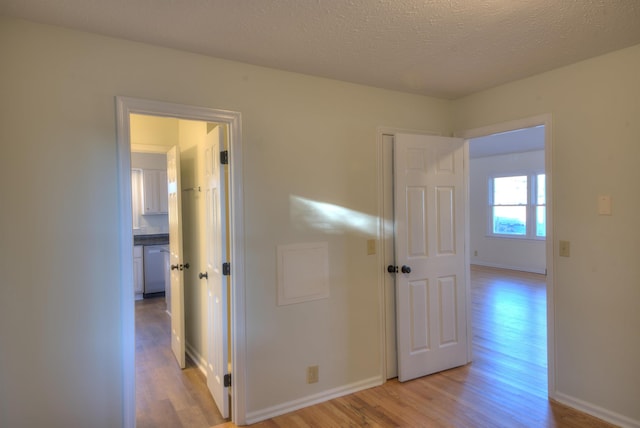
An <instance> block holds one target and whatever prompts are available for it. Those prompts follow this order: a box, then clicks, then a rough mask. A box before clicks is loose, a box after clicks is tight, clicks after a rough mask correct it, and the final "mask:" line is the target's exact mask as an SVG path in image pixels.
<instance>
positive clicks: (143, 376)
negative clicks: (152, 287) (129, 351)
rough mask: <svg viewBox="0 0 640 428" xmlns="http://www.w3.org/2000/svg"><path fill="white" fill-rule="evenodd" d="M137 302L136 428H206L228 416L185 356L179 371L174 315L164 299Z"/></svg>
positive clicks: (191, 362) (194, 366)
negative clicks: (174, 348)
mask: <svg viewBox="0 0 640 428" xmlns="http://www.w3.org/2000/svg"><path fill="white" fill-rule="evenodd" d="M135 306H136V309H135V310H136V427H137V428H152V427H153V428H164V427H166V428H180V427H184V428H187V427H188V428H207V427H210V426H213V425H217V424H220V423H223V422H224V421H225V420H224V419H223V418H222V416H221V415H220V412H218V409H217V407H216V405H215V403H214V401H213V398H211V395H210V394H209V390H208V389H207V384H206V382H207V381H206V378H205V376H204V375H203V374H202V372H201V371H200V370H199V369H198V367H197V366H196V365H195V363H194V362H193V361H192V360H191V359H190V358H189V357H188V356H187V359H186V362H187V367H186V368H185V369H184V370H180V368H179V367H178V364H177V362H176V359H175V357H174V356H173V353H172V352H171V319H170V317H169V315H168V314H167V312H166V309H167V305H166V303H165V298H164V297H155V298H151V299H144V300H138V301H136V303H135Z"/></svg>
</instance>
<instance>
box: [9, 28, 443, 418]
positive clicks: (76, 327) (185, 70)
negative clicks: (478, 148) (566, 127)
mask: <svg viewBox="0 0 640 428" xmlns="http://www.w3.org/2000/svg"><path fill="white" fill-rule="evenodd" d="M0 56H1V57H2V76H1V77H0V93H2V97H0V121H1V125H2V126H0V141H2V148H3V154H2V156H0V181H1V182H2V183H4V184H3V186H0V200H1V201H2V208H1V210H0V212H1V216H2V217H1V221H0V236H2V239H1V240H0V249H1V250H0V255H1V257H0V268H1V269H2V272H3V274H4V276H3V280H2V286H1V287H0V337H1V338H2V347H1V348H0V426H11V427H13V426H39V425H42V426H91V427H97V428H99V427H117V426H120V424H121V421H122V409H123V404H122V399H123V398H122V384H123V382H122V378H121V376H122V362H121V355H122V350H121V346H122V345H121V343H122V331H121V323H120V320H121V316H122V310H121V307H120V301H119V295H120V294H119V292H118V281H119V269H118V263H119V254H118V252H119V250H118V249H119V243H118V230H119V223H118V206H117V201H118V184H117V181H118V180H117V171H116V165H117V162H116V135H115V130H116V128H115V123H116V118H115V102H114V97H115V96H116V95H124V96H131V97H137V98H147V99H155V100H163V101H170V102H175V103H181V104H190V105H198V106H207V107H212V108H221V109H227V110H234V111H239V112H241V113H242V133H243V149H244V153H243V159H244V167H243V171H244V172H245V175H244V177H243V179H244V191H245V193H244V209H245V218H244V224H245V226H246V229H245V236H244V247H245V248H246V254H245V265H246V268H247V269H246V276H245V282H246V287H247V296H246V312H247V320H246V323H247V351H248V361H247V388H248V395H247V408H248V411H249V412H251V413H253V414H259V413H260V412H261V411H263V410H265V409H269V408H272V406H277V405H280V404H283V403H289V402H291V401H292V400H297V399H300V398H303V397H309V396H311V395H312V394H320V393H324V392H326V391H330V390H332V389H333V388H341V387H344V386H345V385H352V384H353V383H357V382H362V381H366V380H370V379H377V378H379V377H381V361H380V359H381V355H380V349H381V348H382V347H381V343H380V342H381V332H380V328H381V325H382V323H381V320H380V314H379V307H380V302H379V295H378V292H377V289H376V284H377V272H378V270H379V266H378V265H377V263H376V260H377V259H376V256H368V255H367V252H366V239H367V238H371V237H376V233H377V231H376V230H373V229H372V230H371V231H355V230H352V229H349V228H348V227H345V226H344V225H341V224H332V225H331V227H330V228H329V229H322V228H318V227H316V226H318V225H317V224H308V223H306V222H304V221H300V220H301V218H300V216H299V215H298V214H297V213H296V212H295V211H294V210H292V205H291V197H292V196H301V197H304V198H308V199H311V200H315V201H322V202H328V203H331V204H335V205H338V206H342V207H346V208H348V209H351V210H354V211H355V212H360V213H363V214H367V215H375V213H376V211H377V187H376V166H377V161H376V153H377V151H376V130H377V128H378V127H379V126H389V127H397V128H406V129H417V130H418V129H422V130H428V131H432V132H437V133H448V132H450V131H451V116H450V107H451V102H449V101H441V100H436V99H432V98H426V97H422V96H414V95H408V94H403V93H397V92H392V91H386V90H379V89H373V88H367V87H364V86H358V85H353V84H348V83H341V82H336V81H331V80H327V79H321V78H315V77H310V76H305V75H300V74H294V73H285V72H281V71H277V70H270V69H266V68H260V67H254V66H250V65H246V64H240V63H234V62H230V61H223V60H218V59H213V58H208V57H204V56H200V55H195V54H191V53H186V52H179V51H175V50H171V49H165V48H158V47H152V46H148V45H145V44H141V43H133V42H128V41H123V40H117V39H111V38H107V37H102V36H98V35H91V34H87V33H82V32H76V31H70V30H66V29H62V28H56V27H50V26H45V25H39V24H34V23H28V22H24V21H19V20H12V19H7V18H4V17H1V18H0ZM96 224H99V225H100V227H95V225H96ZM315 241H327V242H328V243H329V252H330V255H329V258H330V260H329V263H330V287H331V298H329V299H324V300H322V301H315V302H309V303H305V304H298V305H289V306H286V307H277V306H276V294H275V293H276V284H275V281H276V246H277V245H278V244H288V243H299V242H315ZM311 364H319V365H320V382H318V383H317V384H313V385H308V384H307V383H306V379H305V370H306V367H307V366H308V365H311ZM25 373H27V374H28V376H27V375H25Z"/></svg>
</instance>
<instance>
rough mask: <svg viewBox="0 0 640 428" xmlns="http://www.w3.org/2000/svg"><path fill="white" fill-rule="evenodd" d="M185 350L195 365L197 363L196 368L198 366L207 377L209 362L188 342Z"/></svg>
mask: <svg viewBox="0 0 640 428" xmlns="http://www.w3.org/2000/svg"><path fill="white" fill-rule="evenodd" d="M184 348H185V351H186V353H187V355H188V356H189V357H190V358H191V359H192V360H193V362H194V363H196V366H198V369H199V370H200V371H201V372H202V374H204V376H205V377H206V376H207V360H206V359H205V358H204V357H203V356H202V355H200V353H199V352H198V351H197V350H196V349H195V348H194V347H193V346H191V344H190V343H189V342H186V343H185V344H184Z"/></svg>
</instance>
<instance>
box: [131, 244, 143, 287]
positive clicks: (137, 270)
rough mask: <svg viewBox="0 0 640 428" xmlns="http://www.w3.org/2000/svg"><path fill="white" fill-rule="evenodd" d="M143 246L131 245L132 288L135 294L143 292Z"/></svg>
mask: <svg viewBox="0 0 640 428" xmlns="http://www.w3.org/2000/svg"><path fill="white" fill-rule="evenodd" d="M142 248H143V246H142V245H134V247H133V290H134V292H135V294H142V293H143V292H144V258H143V251H142Z"/></svg>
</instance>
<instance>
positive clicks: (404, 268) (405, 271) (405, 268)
mask: <svg viewBox="0 0 640 428" xmlns="http://www.w3.org/2000/svg"><path fill="white" fill-rule="evenodd" d="M401 270H402V273H411V268H410V267H409V266H407V265H402V269H401Z"/></svg>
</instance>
